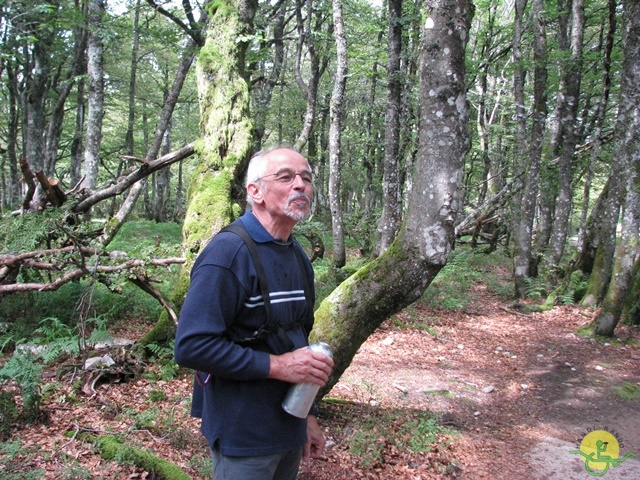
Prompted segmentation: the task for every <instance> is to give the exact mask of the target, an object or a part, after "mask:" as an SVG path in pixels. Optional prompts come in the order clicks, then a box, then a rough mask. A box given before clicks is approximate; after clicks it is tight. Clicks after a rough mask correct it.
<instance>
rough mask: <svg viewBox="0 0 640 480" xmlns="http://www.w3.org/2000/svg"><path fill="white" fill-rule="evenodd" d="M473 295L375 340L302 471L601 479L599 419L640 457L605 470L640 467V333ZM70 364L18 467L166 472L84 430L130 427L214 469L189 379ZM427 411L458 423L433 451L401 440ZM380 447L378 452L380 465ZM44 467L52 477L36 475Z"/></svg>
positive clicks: (307, 476)
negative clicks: (322, 444)
mask: <svg viewBox="0 0 640 480" xmlns="http://www.w3.org/2000/svg"><path fill="white" fill-rule="evenodd" d="M473 293H474V295H475V299H476V300H475V301H474V304H473V306H472V307H471V309H468V311H467V312H465V313H451V312H449V311H432V310H428V309H420V308H418V307H416V308H412V309H408V310H407V311H405V312H403V313H402V314H400V315H399V316H398V319H399V320H400V321H401V322H405V323H406V324H414V325H416V324H429V325H430V326H429V327H428V328H422V329H415V328H401V327H399V326H396V325H395V324H394V323H392V322H390V321H388V322H386V323H385V324H384V325H383V326H382V327H381V328H380V329H379V330H378V331H377V332H376V333H375V334H374V335H372V336H371V337H370V338H369V339H368V340H367V342H366V343H365V344H364V345H362V347H361V349H360V351H359V353H358V354H357V355H356V357H355V358H354V361H353V363H352V365H351V366H350V367H349V368H348V369H347V371H346V372H345V374H344V375H343V377H342V378H341V379H340V382H339V383H338V384H337V385H336V386H335V387H334V389H333V390H332V392H330V394H329V395H328V397H327V398H333V399H334V401H327V402H322V403H321V404H320V408H321V424H322V425H323V427H324V428H325V429H326V435H327V438H328V440H329V442H328V449H327V454H326V458H324V459H323V460H316V461H313V462H308V463H305V464H304V465H303V468H302V472H301V474H300V476H299V478H300V480H353V479H370V480H393V479H402V480H424V479H440V478H452V479H453V478H455V479H469V480H475V479H483V478H486V479H508V480H511V479H518V480H541V479H551V480H555V479H557V480H579V479H585V480H588V479H591V478H593V476H591V475H589V474H588V473H587V472H586V470H585V463H584V461H582V460H581V458H580V455H579V454H572V453H570V452H571V451H579V448H580V444H581V442H582V440H583V439H584V437H585V436H586V435H587V432H589V431H596V430H598V431H609V432H612V435H613V434H615V440H616V443H617V444H618V445H619V446H620V450H619V452H618V453H619V456H617V457H616V456H614V457H612V458H622V456H623V455H625V454H628V453H635V454H637V455H638V457H637V458H635V459H634V458H628V459H626V460H625V461H624V462H622V463H620V465H619V466H617V467H614V466H611V468H610V469H609V471H608V472H607V473H606V474H605V475H604V476H602V478H604V479H606V480H616V479H639V478H640V461H639V460H640V399H638V398H637V394H636V396H635V399H632V400H623V399H622V398H621V397H620V396H619V395H617V394H616V392H615V388H616V387H622V386H624V385H625V384H626V385H627V386H631V387H632V388H633V389H636V390H637V386H638V385H640V368H639V367H640V331H639V330H638V329H631V328H628V327H624V326H620V327H619V328H618V330H617V334H618V339H617V340H616V341H612V342H611V343H610V344H608V343H602V342H598V341H595V340H592V339H589V338H586V337H584V336H581V335H578V334H577V333H576V332H578V330H579V329H580V328H581V327H583V326H585V325H586V324H587V322H588V317H587V316H586V314H585V313H586V312H581V311H580V310H579V309H578V308H576V307H557V308H555V309H553V310H552V311H550V312H546V313H538V314H532V315H523V314H519V313H516V312H513V311H511V310H510V309H509V308H507V307H506V305H505V304H504V303H501V302H500V301H499V300H498V299H496V298H495V297H492V296H491V295H489V294H488V293H487V291H486V290H485V289H484V288H483V287H480V286H479V287H477V288H476V289H475V291H474V292H473ZM145 328H149V327H145ZM427 330H428V331H427ZM120 333H122V332H120ZM129 333H130V334H131V335H130V336H129V337H128V338H138V336H139V335H136V331H134V330H132V331H131V332H129ZM137 333H140V334H142V333H143V332H137ZM59 367H60V366H52V367H51V371H50V372H48V374H47V375H46V378H47V382H49V384H48V385H43V391H46V392H47V394H46V395H45V398H44V401H43V404H42V411H43V417H44V419H43V422H41V423H37V424H34V425H26V426H25V425H22V426H20V427H19V428H16V430H15V432H14V434H13V438H12V441H13V443H12V445H14V446H16V447H19V448H17V449H16V448H14V449H13V450H11V449H9V448H7V449H5V450H4V454H2V453H0V472H3V474H4V475H5V478H8V479H13V478H46V479H62V478H101V479H121V478H140V479H151V478H154V477H153V476H152V475H149V474H148V472H144V471H143V470H141V469H139V468H137V467H134V466H133V465H131V464H130V463H126V462H125V463H116V462H106V461H104V460H103V459H102V458H101V457H100V455H99V454H98V453H97V452H96V450H95V449H94V448H93V446H92V445H91V444H90V443H88V442H87V441H83V440H82V437H81V435H80V434H81V433H87V432H88V433H91V434H92V435H105V434H118V435H120V436H121V438H125V439H127V441H128V442H130V443H133V444H135V445H138V446H139V447H140V448H143V449H145V450H148V451H151V452H154V453H156V454H157V455H158V456H160V457H161V458H163V459H166V460H169V461H171V462H173V463H176V464H178V465H179V466H181V467H182V468H183V469H184V470H185V471H186V472H187V473H188V475H189V476H190V477H191V478H194V479H206V478H209V473H208V469H209V468H210V461H209V458H208V453H207V452H208V451H207V447H206V445H205V443H204V441H203V440H202V437H201V435H200V434H199V432H198V427H199V425H198V422H197V421H196V420H194V419H192V418H190V417H189V416H188V409H189V399H190V392H191V382H192V380H191V377H190V376H184V377H181V378H179V379H173V380H171V381H159V380H157V379H153V380H147V379H146V376H147V375H146V374H145V378H138V379H136V380H135V381H128V382H126V383H111V384H103V385H100V386H97V387H96V392H95V393H94V394H91V395H84V394H83V393H82V392H80V391H79V390H78V388H77V383H78V380H79V379H78V377H77V376H76V372H77V370H75V369H71V370H69V369H67V371H70V372H71V373H67V374H66V375H64V376H62V377H58V373H59V371H60V368H59ZM150 370H153V369H152V368H150ZM147 373H152V372H147ZM74 384H76V386H75V387H74V386H73V385H74ZM336 399H337V400H339V401H336ZM424 413H427V414H431V413H435V414H437V417H438V421H439V422H440V424H441V425H444V426H446V427H448V428H450V429H453V430H455V431H457V432H458V433H456V434H449V433H441V436H440V438H439V440H440V441H439V442H437V445H438V447H436V448H433V449H432V450H431V451H428V452H421V453H410V452H407V450H406V449H401V448H398V442H399V441H400V440H407V437H409V438H412V434H411V433H407V430H406V426H405V424H406V423H407V422H406V420H407V419H412V418H416V417H419V418H423V417H420V415H424ZM380 420H384V423H385V424H387V426H386V427H385V428H386V430H385V429H383V428H382V425H381V424H378V423H376V422H380ZM380 423H383V422H380ZM389 425H390V427H389ZM354 438H355V439H357V438H360V439H361V442H360V446H359V447H358V448H360V451H358V449H356V448H355V442H354ZM367 442H368V444H367ZM611 443H613V442H611ZM7 446H8V444H7ZM371 451H374V452H376V454H378V457H377V458H376V459H374V461H371V462H369V463H367V462H365V460H366V459H367V455H368V452H371ZM609 452H611V450H609ZM614 453H615V452H614ZM601 465H602V464H601ZM604 465H606V464H604ZM36 471H37V472H42V475H41V476H29V475H32V472H36ZM12 475H13V476H12ZM33 475H35V473H33ZM38 475H39V474H38Z"/></svg>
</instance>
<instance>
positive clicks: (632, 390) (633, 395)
mask: <svg viewBox="0 0 640 480" xmlns="http://www.w3.org/2000/svg"><path fill="white" fill-rule="evenodd" d="M613 391H614V392H616V394H617V395H618V396H619V397H620V398H622V399H624V400H639V399H640V384H639V383H633V382H624V384H622V386H616V387H613Z"/></svg>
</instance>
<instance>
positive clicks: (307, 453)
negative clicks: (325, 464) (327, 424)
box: [302, 415, 326, 458]
mask: <svg viewBox="0 0 640 480" xmlns="http://www.w3.org/2000/svg"><path fill="white" fill-rule="evenodd" d="M325 444H326V440H325V438H324V434H323V433H322V430H320V426H319V425H318V422H317V420H316V417H315V416H313V415H309V416H308V417H307V443H306V445H305V446H304V452H303V454H302V457H303V458H321V457H322V453H323V452H324V446H325Z"/></svg>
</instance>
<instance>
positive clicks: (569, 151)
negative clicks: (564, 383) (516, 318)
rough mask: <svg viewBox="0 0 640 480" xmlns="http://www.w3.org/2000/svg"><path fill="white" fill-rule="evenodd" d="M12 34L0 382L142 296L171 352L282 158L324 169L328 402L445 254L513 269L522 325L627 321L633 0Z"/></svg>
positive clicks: (639, 44) (317, 1)
mask: <svg viewBox="0 0 640 480" xmlns="http://www.w3.org/2000/svg"><path fill="white" fill-rule="evenodd" d="M0 26H1V31H0V35H1V36H2V42H1V44H0V52H1V55H0V78H2V81H1V82H0V174H1V178H0V181H1V198H0V322H1V325H2V336H1V337H0V341H1V343H0V348H1V349H2V357H3V362H5V363H4V367H3V369H2V370H0V378H2V379H3V380H2V381H3V382H5V380H6V381H7V382H8V383H10V382H11V381H13V380H16V377H15V371H16V368H17V369H19V368H20V367H19V365H23V364H20V363H19V362H23V361H25V359H24V358H22V357H21V356H20V355H18V354H19V353H20V351H21V350H20V349H19V348H18V345H19V344H20V342H27V341H29V340H31V339H33V338H38V337H42V338H46V337H49V338H52V337H56V335H57V333H59V332H77V335H76V337H77V338H74V339H72V341H71V342H70V343H72V344H74V347H73V348H74V351H76V350H77V349H79V350H78V351H82V350H83V348H84V347H86V345H87V342H93V341H98V340H99V339H100V338H99V337H100V336H101V335H102V334H104V333H105V330H106V329H107V328H108V325H109V323H111V324H113V322H114V319H113V317H112V316H110V315H112V314H110V313H109V311H110V310H112V309H113V306H114V305H116V304H118V303H125V302H129V301H131V298H135V299H136V300H135V301H136V302H140V304H141V305H142V304H144V305H146V302H150V303H151V304H153V305H154V307H153V308H151V307H150V308H149V309H146V310H145V308H146V307H141V309H140V310H138V309H137V307H136V308H133V307H131V308H130V311H129V312H124V311H119V312H118V314H117V315H116V316H120V317H123V318H124V317H126V316H127V315H131V316H134V315H143V316H146V317H147V320H148V321H149V322H150V323H151V328H149V329H148V331H147V332H145V334H144V336H143V338H141V339H140V340H139V341H138V342H137V349H136V350H135V351H136V355H138V356H140V358H149V357H153V356H156V357H157V356H161V355H160V354H161V352H163V351H164V350H163V349H166V348H167V345H171V341H172V336H173V334H174V332H175V325H176V323H177V321H178V316H179V311H180V305H181V302H182V300H183V298H184V293H185V292H186V288H187V287H188V275H189V269H190V266H191V265H192V264H193V261H194V259H195V257H196V256H197V254H198V252H199V251H200V250H201V249H202V248H203V247H204V245H206V243H207V241H208V239H209V238H210V237H211V235H212V234H213V233H215V232H216V231H218V230H219V229H220V228H222V227H223V226H224V225H225V224H226V223H228V222H230V221H231V220H232V219H234V218H235V217H237V216H238V214H239V213H240V212H241V211H242V210H243V209H244V207H245V205H244V192H243V187H242V182H243V177H244V173H245V170H246V165H247V162H248V160H249V158H250V157H251V155H252V154H254V153H255V152H258V151H260V150H264V149H268V148H271V147H274V146H278V145H286V146H289V147H292V148H294V149H296V150H298V151H300V152H301V153H303V154H304V155H305V156H306V157H307V158H308V159H309V161H310V163H311V165H312V166H313V170H314V172H313V173H314V184H315V185H314V189H315V194H314V202H313V216H312V218H311V220H310V221H309V222H307V223H305V224H302V225H299V226H298V227H297V233H296V234H297V237H299V238H300V239H302V240H301V242H302V243H303V244H304V245H305V247H306V248H307V250H308V253H309V256H310V257H312V259H313V260H314V268H315V269H316V280H317V285H316V289H317V291H318V301H317V303H316V308H317V311H316V326H315V328H314V331H313V332H312V337H315V338H322V339H324V340H326V341H327V342H328V343H330V344H331V346H332V349H333V350H334V355H335V356H336V358H337V359H338V360H337V361H336V368H335V373H334V376H333V379H332V381H331V383H330V384H328V385H327V387H326V388H325V389H324V390H323V391H321V395H325V394H326V393H328V392H329V391H330V389H331V388H332V387H333V386H334V385H336V384H337V383H338V381H339V379H340V377H341V375H342V374H343V373H344V372H345V371H346V369H347V368H348V367H349V365H350V364H351V362H352V360H353V358H354V357H355V356H356V354H357V352H358V350H359V349H360V348H361V346H362V345H363V344H364V343H365V342H366V341H367V339H368V338H369V337H370V336H371V335H373V334H374V332H376V331H377V329H378V328H379V327H380V326H381V325H382V324H383V323H384V322H385V321H387V320H388V319H389V318H390V317H392V316H393V315H395V314H397V313H398V312H401V311H403V309H405V308H407V307H410V306H411V305H412V304H414V302H416V301H417V300H419V299H420V298H421V297H422V296H423V294H424V293H425V291H428V290H429V289H430V288H431V287H430V285H431V284H432V283H433V282H434V280H435V279H436V278H438V275H439V273H440V272H441V271H442V270H443V268H445V267H446V265H447V262H448V260H449V258H450V257H451V256H452V255H453V254H454V253H455V252H456V251H466V250H470V251H473V252H475V253H476V254H478V255H485V256H492V255H499V254H501V253H502V252H506V255H507V258H508V259H509V269H510V271H511V285H510V287H509V291H510V295H509V296H510V299H511V300H510V308H511V309H513V311H518V312H521V314H523V315H528V314H531V313H535V312H545V311H547V310H550V309H552V308H554V307H556V306H559V305H562V306H563V305H576V306H580V307H581V308H589V309H590V310H589V311H590V312H591V316H590V318H589V326H588V329H589V331H590V332H591V334H592V335H594V336H596V337H598V338H600V337H606V338H614V337H615V335H616V332H618V331H620V328H622V327H623V325H624V328H626V327H632V328H637V326H638V325H640V304H639V303H638V302H639V301H638V299H639V298H640V260H639V258H638V245H637V242H638V233H639V232H638V229H639V226H640V223H639V222H640V177H639V173H640V172H639V169H640V153H639V152H640V149H639V148H638V146H639V145H640V5H639V4H638V2H637V1H636V0H629V1H628V2H618V1H616V0H608V1H607V2H603V1H593V0H556V1H555V2H550V1H544V0H531V1H528V0H513V1H506V2H505V1H500V0H478V1H476V2H470V1H466V0H413V1H410V0H405V1H402V0H385V1H383V2H380V1H378V2H373V1H371V0H332V1H323V0H305V1H302V0H295V1H292V0H270V1H267V2H264V1H258V0H213V1H192V0H183V1H182V2H176V1H173V0H167V1H165V0H146V1H145V0H76V1H75V2H70V1H68V0H46V1H42V2H23V1H15V0H1V1H0ZM140 225H142V226H144V227H143V228H146V232H147V233H146V235H147V236H146V238H145V234H144V233H142V236H141V237H139V238H136V237H135V236H133V237H131V236H129V235H130V234H129V233H128V232H130V231H131V230H128V229H129V228H131V229H133V230H134V231H135V229H136V228H139V226H140ZM176 232H179V233H178V234H176ZM152 236H153V238H151V237H152ZM168 239H172V240H171V241H168ZM138 247H140V248H138ZM461 258H462V257H461ZM99 289H102V290H99ZM98 292H102V293H98ZM102 295H104V297H102ZM45 297H46V298H47V300H45ZM143 298H144V300H142V299H143ZM123 299H126V300H123ZM36 306H37V308H36ZM62 312H64V313H62ZM140 312H144V313H140ZM43 319H46V320H47V321H46V322H45V323H42V320H43ZM56 332H57V333H56ZM80 332H81V333H80ZM63 337H64V335H63ZM56 338H57V337H56ZM65 338H67V337H65ZM76 347H77V348H76ZM60 348H61V349H62V350H58V349H55V348H50V349H49V352H48V354H47V356H48V358H49V359H51V358H54V357H56V356H57V355H60V354H61V352H62V351H63V350H64V348H69V347H68V345H67V347H64V346H62V345H61V346H60ZM14 352H15V353H14ZM12 354H13V356H12ZM12 362H13V363H12ZM25 378H26V377H25ZM8 383H6V384H5V383H3V384H2V385H3V387H2V388H3V390H2V391H3V392H4V391H5V386H6V385H8ZM25 385H30V383H29V382H28V381H23V382H22V389H23V391H22V394H21V395H22V399H23V400H22V401H23V402H24V405H25V407H28V406H29V402H33V405H32V406H33V407H34V408H36V410H37V405H38V402H39V401H40V398H41V393H39V392H38V391H34V392H29V389H28V388H25ZM3 401H4V400H0V403H2V402H3ZM27 410H28V409H25V412H26V413H27V415H26V416H27V417H28V416H29V415H28V413H29V412H28V411H27ZM32 413H33V412H32ZM33 415H36V416H37V413H33ZM5 417H6V415H5ZM5 417H3V418H5ZM3 428H4V427H3Z"/></svg>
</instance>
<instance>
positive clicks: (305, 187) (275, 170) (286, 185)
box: [262, 149, 313, 223]
mask: <svg viewBox="0 0 640 480" xmlns="http://www.w3.org/2000/svg"><path fill="white" fill-rule="evenodd" d="M262 184H263V185H264V202H265V207H266V208H267V209H268V210H269V211H270V212H271V214H272V215H274V216H282V215H284V216H285V217H287V218H289V219H291V220H293V221H294V222H295V223H297V222H301V221H303V220H306V219H307V218H309V215H310V214H311V199H312V198H313V185H312V174H311V169H310V167H309V163H308V162H307V160H306V159H305V158H304V157H303V156H302V155H300V154H298V153H296V152H294V151H291V150H286V149H280V150H275V151H273V152H271V153H270V154H269V158H268V162H267V170H266V173H265V175H264V176H263V177H262Z"/></svg>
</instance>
